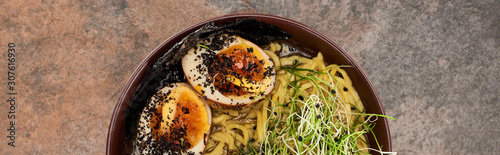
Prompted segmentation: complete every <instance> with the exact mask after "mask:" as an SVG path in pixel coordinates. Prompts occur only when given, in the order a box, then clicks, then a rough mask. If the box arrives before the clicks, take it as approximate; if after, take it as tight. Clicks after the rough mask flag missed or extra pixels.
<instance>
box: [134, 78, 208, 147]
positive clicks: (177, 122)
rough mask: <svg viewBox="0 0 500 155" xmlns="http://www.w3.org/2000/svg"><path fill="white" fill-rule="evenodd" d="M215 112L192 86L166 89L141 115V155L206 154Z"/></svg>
mask: <svg viewBox="0 0 500 155" xmlns="http://www.w3.org/2000/svg"><path fill="white" fill-rule="evenodd" d="M211 121H212V116H211V110H210V107H209V105H208V104H207V103H206V102H205V100H204V99H203V98H202V97H200V96H199V95H198V94H197V93H196V92H195V91H194V90H193V89H192V88H191V86H190V85H189V84H187V83H175V84H171V85H169V86H166V87H164V88H162V89H161V90H160V91H158V92H157V93H156V94H155V95H154V96H153V97H152V98H151V100H150V103H149V104H148V106H147V107H146V108H145V109H144V112H143V113H142V114H141V118H140V122H139V127H138V136H137V140H138V141H137V143H136V144H137V145H138V147H139V150H140V151H141V152H139V153H141V154H158V153H160V154H179V153H182V154H202V153H203V150H204V148H205V143H206V140H207V139H206V138H207V135H208V134H209V130H210V125H211Z"/></svg>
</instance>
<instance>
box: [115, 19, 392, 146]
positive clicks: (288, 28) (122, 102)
mask: <svg viewBox="0 0 500 155" xmlns="http://www.w3.org/2000/svg"><path fill="white" fill-rule="evenodd" d="M237 18H255V19H257V20H259V21H263V22H265V23H268V24H271V25H276V26H278V27H280V28H281V29H282V30H283V31H285V32H287V33H290V34H291V35H292V37H291V40H292V41H293V42H294V43H295V46H298V47H300V48H304V49H308V50H310V51H321V52H322V53H323V55H324V58H325V61H326V62H327V63H329V64H342V65H350V66H352V67H349V68H345V70H346V72H347V74H348V75H349V76H350V77H351V80H352V81H353V82H352V83H353V85H354V87H355V89H356V91H357V92H358V94H359V96H360V98H361V100H362V102H363V105H364V106H365V108H366V112H367V113H376V114H384V115H385V112H384V110H383V107H382V104H381V102H380V100H379V98H378V96H377V93H376V92H375V89H374V88H373V86H372V84H371V82H370V81H369V80H368V78H367V76H366V75H365V73H364V72H363V70H362V69H361V68H360V67H359V65H358V64H357V63H356V62H355V61H354V60H353V59H352V58H351V57H350V56H349V55H348V54H347V53H346V52H345V51H344V50H343V49H342V48H341V47H340V46H338V45H337V44H336V43H335V42H333V41H331V40H330V39H328V38H327V37H325V36H324V35H322V34H320V33H319V32H317V31H316V30H314V29H312V28H310V27H308V26H306V25H304V24H301V23H298V22H296V21H293V20H290V19H286V18H283V17H278V16H273V15H265V14H234V15H226V16H221V17H217V18H214V19H210V20H207V21H204V22H201V23H198V24H195V25H193V26H190V27H188V28H186V29H184V30H182V31H180V32H179V33H177V34H175V35H174V36H172V37H170V38H169V39H167V40H166V41H164V42H163V43H162V44H160V45H159V46H158V47H157V48H156V49H154V50H153V51H152V52H151V53H150V54H149V55H148V56H147V57H146V58H145V59H144V60H143V61H142V62H141V64H140V65H139V66H138V67H137V68H136V70H135V71H134V73H133V74H132V76H131V77H130V79H129V80H128V82H127V84H126V85H125V87H124V88H123V90H122V92H121V94H120V97H119V99H118V102H117V105H116V107H115V110H114V113H113V116H112V119H111V123H110V126H109V133H108V141H107V147H106V149H107V150H106V153H107V154H123V153H124V150H126V147H127V145H130V144H127V139H126V138H125V137H126V135H125V134H126V129H127V126H126V125H127V123H126V120H127V119H126V117H127V115H128V113H129V109H128V108H129V103H130V101H131V99H132V96H133V95H134V93H135V91H136V90H137V88H138V86H139V85H140V83H141V82H142V81H143V79H144V78H145V76H147V74H148V70H149V68H151V67H152V65H153V64H154V62H156V61H157V60H158V58H159V57H161V56H162V55H163V54H164V53H165V51H167V50H168V49H169V48H170V47H171V46H173V45H174V44H175V43H177V42H179V41H180V40H181V39H182V38H183V37H185V36H186V35H188V34H190V33H191V32H193V31H195V30H197V29H199V28H200V27H201V26H203V25H205V24H206V23H208V22H215V23H224V22H229V21H233V20H235V19H237ZM312 54H313V55H316V54H315V53H312ZM375 123H376V126H375V127H374V129H373V132H374V134H375V135H376V137H377V141H378V143H379V144H380V146H381V149H382V151H392V146H391V139H390V132H389V127H388V124H387V119H385V118H379V119H378V120H377V121H376V122H375ZM368 139H369V142H370V146H376V142H375V141H374V140H372V139H373V135H372V134H368ZM371 153H372V154H377V153H376V152H371Z"/></svg>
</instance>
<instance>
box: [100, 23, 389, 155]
mask: <svg viewBox="0 0 500 155" xmlns="http://www.w3.org/2000/svg"><path fill="white" fill-rule="evenodd" d="M235 18H267V19H273V20H278V21H281V22H284V23H287V24H291V25H294V26H296V27H298V28H300V29H302V30H304V31H307V32H309V33H312V34H313V35H314V36H316V37H318V38H320V39H321V40H324V41H325V42H327V43H328V44H330V45H332V46H333V47H334V48H336V49H337V50H338V51H339V52H340V54H342V55H343V56H344V58H346V59H347V60H348V61H349V62H350V63H352V65H353V67H354V68H356V69H358V70H359V73H360V75H361V78H363V79H365V80H366V82H367V86H368V89H369V90H370V92H371V93H372V94H371V95H372V96H373V97H374V98H375V101H376V103H377V108H378V110H380V112H381V113H380V114H382V115H385V111H384V108H383V106H382V103H381V102H380V99H379V97H378V94H377V92H376V91H375V89H374V87H373V85H372V83H371V81H370V80H369V79H368V77H367V75H366V74H365V72H364V71H363V69H362V68H361V67H360V66H359V65H358V64H357V63H356V61H354V59H353V58H352V57H351V56H349V54H348V53H347V52H346V51H345V50H344V49H343V48H341V47H340V46H339V45H338V44H337V43H335V42H333V41H332V40H330V39H329V38H328V37H326V36H324V35H323V34H321V33H320V32H318V31H317V30H315V29H313V28H311V27H309V26H307V25H305V24H302V23H299V22H297V21H294V20H291V19H288V18H284V17H280V16H275V15H269V14H260V13H241V14H228V15H224V16H219V17H215V18H212V19H208V20H205V21H203V22H199V23H197V24H194V25H191V26H189V27H187V28H185V29H183V30H181V31H179V32H178V33H176V34H174V35H172V36H171V37H169V38H168V39H167V40H165V41H163V42H162V43H161V44H160V45H159V46H157V47H156V48H155V49H154V50H153V51H152V52H151V53H150V54H149V55H148V56H147V57H146V58H145V59H144V60H143V61H142V62H141V63H140V64H139V66H138V67H137V68H136V69H135V70H134V72H133V73H132V75H131V76H130V79H129V80H128V81H127V83H126V84H125V86H124V87H123V89H122V90H121V93H120V97H119V98H118V102H117V104H116V106H115V109H114V111H113V115H112V117H111V122H110V125H109V130H108V136H107V143H106V154H112V152H111V150H112V146H111V144H112V141H113V139H116V138H117V136H120V135H116V134H117V133H116V132H113V131H116V126H117V123H118V122H117V121H118V120H119V119H120V120H123V119H124V118H120V117H124V116H120V112H124V111H126V109H127V107H128V104H129V103H130V99H131V97H132V95H133V93H134V92H135V91H136V89H137V86H138V85H139V84H140V83H141V82H142V78H143V76H142V77H141V76H140V75H143V74H145V73H144V72H146V67H149V66H151V65H152V63H151V61H152V60H151V59H152V58H153V56H154V55H156V54H158V52H165V51H160V50H161V49H162V48H164V46H166V45H167V44H171V45H170V46H172V45H173V42H172V41H175V42H178V41H180V39H182V38H183V37H185V36H186V35H187V34H189V33H191V32H193V31H194V30H196V29H199V28H200V27H201V26H203V25H205V24H206V23H209V22H213V21H224V20H225V19H235ZM188 32H189V33H188ZM176 40H177V41H176ZM175 42H174V43H175ZM148 63H149V65H148ZM382 119H386V118H382ZM377 125H383V126H384V127H385V129H386V135H387V143H388V146H384V150H385V151H392V142H391V135H390V130H389V125H388V123H387V121H383V124H377ZM118 138H119V137H118ZM115 141H116V140H115Z"/></svg>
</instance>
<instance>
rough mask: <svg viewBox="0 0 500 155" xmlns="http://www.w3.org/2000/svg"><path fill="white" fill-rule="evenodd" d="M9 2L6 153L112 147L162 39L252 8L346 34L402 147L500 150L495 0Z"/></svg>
mask: <svg viewBox="0 0 500 155" xmlns="http://www.w3.org/2000/svg"><path fill="white" fill-rule="evenodd" d="M0 10H2V11H0V47H2V48H0V49H2V51H6V50H7V46H6V45H7V44H8V43H9V42H14V43H16V45H17V50H18V51H19V54H18V57H19V66H18V70H17V71H18V75H19V76H18V79H19V80H18V84H17V88H18V89H19V94H20V95H19V96H18V98H19V102H18V104H17V109H18V111H17V112H18V116H19V117H18V119H17V121H18V126H17V127H18V131H17V135H18V137H17V144H18V145H17V146H16V148H12V147H8V146H7V144H6V143H7V142H8V141H7V139H6V138H3V139H2V145H0V154H104V150H105V144H106V136H107V128H108V125H109V121H110V118H111V114H112V112H113V108H114V106H115V103H116V101H117V99H118V94H119V91H120V90H121V88H122V87H123V86H124V84H125V82H126V81H127V80H128V78H129V77H130V75H131V74H132V72H133V70H134V69H135V67H136V66H137V65H138V64H139V63H140V62H141V61H142V59H144V58H145V57H146V56H147V54H148V53H149V52H150V51H152V50H153V49H154V48H155V47H156V46H157V45H159V44H160V43H161V42H162V41H164V40H165V39H167V38H168V37H169V36H171V35H173V34H175V33H176V32H177V31H179V30H182V29H183V28H185V27H187V26H189V25H191V24H195V23H197V22H200V21H203V20H206V19H209V18H212V17H216V16H220V15H224V14H230V13H248V12H256V13H266V14H274V15H279V16H283V17H287V18H290V19H293V20H296V21H299V22H302V23H304V24H306V25H309V26H311V27H313V28H314V29H317V30H318V31H320V32H322V33H324V34H325V35H326V36H328V37H329V38H330V39H332V40H334V41H335V42H337V43H338V44H340V45H341V46H342V47H343V48H344V49H345V50H346V51H347V52H348V53H349V54H350V55H351V56H352V57H353V58H354V59H355V60H356V61H357V62H358V63H359V64H360V65H361V67H362V68H363V69H364V71H365V72H366V73H367V74H368V76H369V78H370V80H371V81H372V83H373V84H374V87H375V88H376V90H377V91H378V94H379V96H380V98H381V100H382V102H383V104H384V107H385V110H386V113H387V114H388V115H390V116H393V117H395V118H397V120H395V121H389V124H390V128H391V133H392V140H393V141H392V142H393V150H394V151H396V152H398V154H404V155H406V154H498V153H499V152H500V148H499V147H498V146H500V140H499V139H500V138H498V137H499V136H500V123H497V121H498V120H500V116H499V110H500V107H499V101H498V100H499V97H498V95H499V94H500V90H499V89H500V75H499V72H500V64H499V63H500V26H499V25H500V11H499V10H500V2H498V1H495V0H482V1H477V2H469V1H465V0H461V1H444V0H442V1H438V0H425V1H410V0H403V1H336V0H331V1H329V0H323V1H310V0H309V1H285V0H276V1H274V0H262V1H248V0H236V1H232V2H220V1H215V0H206V1H200V0H189V1H173V0H167V1H148V2H137V1H130V0H121V1H64V0H61V1H50V0H49V1H41V2H39V1H29V2H17V1H0ZM5 56H6V54H5V53H3V54H1V57H0V59H2V60H5ZM4 62H5V61H4ZM0 68H1V70H0V72H3V73H5V72H7V71H6V69H5V67H1V66H0ZM0 78H2V80H1V83H5V82H6V80H4V78H6V77H0ZM1 89H2V92H1V93H3V94H4V92H6V91H7V90H6V88H4V86H2V88H1ZM3 98H4V96H3V95H2V99H3ZM0 111H1V112H2V113H4V114H5V112H6V111H8V106H7V104H6V103H5V102H1V103H0ZM3 117H6V116H2V118H0V119H1V120H4V119H6V118H3ZM0 123H1V124H0V129H2V130H3V131H4V132H0V135H2V137H5V136H6V134H8V133H7V132H5V129H7V128H8V124H7V123H6V121H1V122H0Z"/></svg>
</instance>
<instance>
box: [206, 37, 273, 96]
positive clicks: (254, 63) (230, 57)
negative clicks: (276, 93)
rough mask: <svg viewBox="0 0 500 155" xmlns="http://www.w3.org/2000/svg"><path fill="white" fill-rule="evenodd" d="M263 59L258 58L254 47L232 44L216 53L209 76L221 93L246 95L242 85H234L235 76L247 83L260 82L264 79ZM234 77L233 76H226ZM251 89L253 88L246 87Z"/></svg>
mask: <svg viewBox="0 0 500 155" xmlns="http://www.w3.org/2000/svg"><path fill="white" fill-rule="evenodd" d="M263 66H264V60H261V59H259V57H258V56H257V54H256V53H254V48H253V47H251V46H246V45H245V44H238V45H233V46H231V47H229V48H227V49H225V50H223V51H221V52H219V53H218V54H217V60H216V61H215V62H214V64H213V65H212V67H213V68H212V70H213V71H212V72H210V77H211V78H212V80H213V81H214V86H215V87H216V89H218V90H219V91H220V92H221V93H222V94H223V95H226V96H227V95H246V94H248V92H247V91H245V89H243V87H246V86H245V85H243V84H242V85H236V84H235V81H234V80H235V78H236V79H238V80H247V81H248V82H249V83H261V81H262V80H263V79H264V74H263V72H264V69H263ZM228 77H235V78H228ZM246 89H253V88H246Z"/></svg>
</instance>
